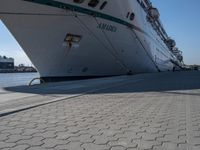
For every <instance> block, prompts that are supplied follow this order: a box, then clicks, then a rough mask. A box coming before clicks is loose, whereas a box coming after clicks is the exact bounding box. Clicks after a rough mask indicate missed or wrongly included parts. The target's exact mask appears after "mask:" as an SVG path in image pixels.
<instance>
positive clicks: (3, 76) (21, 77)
mask: <svg viewBox="0 0 200 150" xmlns="http://www.w3.org/2000/svg"><path fill="white" fill-rule="evenodd" d="M37 77H39V73H0V88H2V87H13V86H21V85H28V84H29V82H30V81H31V80H32V79H33V78H37Z"/></svg>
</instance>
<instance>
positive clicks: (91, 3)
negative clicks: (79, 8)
mask: <svg viewBox="0 0 200 150" xmlns="http://www.w3.org/2000/svg"><path fill="white" fill-rule="evenodd" d="M84 1H85V0H74V2H75V3H79V4H81V3H83V2H84ZM99 2H100V0H90V1H89V3H88V6H90V7H93V8H94V7H96V6H97V5H98V4H99ZM107 3H108V2H107V1H104V2H103V3H102V4H101V6H100V10H103V9H104V8H105V6H106V5H107Z"/></svg>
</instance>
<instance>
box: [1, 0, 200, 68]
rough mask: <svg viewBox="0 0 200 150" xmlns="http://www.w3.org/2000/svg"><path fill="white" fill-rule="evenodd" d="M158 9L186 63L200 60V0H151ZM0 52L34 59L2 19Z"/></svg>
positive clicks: (18, 59)
mask: <svg viewBox="0 0 200 150" xmlns="http://www.w3.org/2000/svg"><path fill="white" fill-rule="evenodd" d="M151 1H152V3H153V4H154V5H155V6H156V7H157V8H158V9H159V11H160V14H161V20H162V22H163V24H164V27H165V29H166V31H167V33H168V34H169V36H170V37H172V38H173V39H175V40H176V43H177V46H178V47H179V48H180V49H181V50H182V51H183V55H184V61H185V63H186V64H200V48H199V47H200V46H199V45H200V16H199V15H200V9H199V7H200V0H151ZM0 55H6V56H8V57H14V58H15V62H16V64H20V63H24V64H28V65H31V62H30V61H29V59H28V58H27V56H26V55H25V53H24V52H23V50H22V49H21V47H20V46H19V45H18V44H17V42H16V40H15V39H14V38H13V36H12V35H11V33H9V31H8V30H7V29H6V28H5V26H4V25H3V24H2V22H0Z"/></svg>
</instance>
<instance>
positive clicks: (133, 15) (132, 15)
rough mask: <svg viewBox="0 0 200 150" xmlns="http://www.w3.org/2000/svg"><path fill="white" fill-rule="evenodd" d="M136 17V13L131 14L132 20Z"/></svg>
mask: <svg viewBox="0 0 200 150" xmlns="http://www.w3.org/2000/svg"><path fill="white" fill-rule="evenodd" d="M134 19H135V14H134V13H131V15H130V20H131V21H132V20H134Z"/></svg>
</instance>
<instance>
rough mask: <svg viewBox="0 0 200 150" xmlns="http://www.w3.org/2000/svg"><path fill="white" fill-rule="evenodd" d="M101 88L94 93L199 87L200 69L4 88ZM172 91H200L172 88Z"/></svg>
mask: <svg viewBox="0 0 200 150" xmlns="http://www.w3.org/2000/svg"><path fill="white" fill-rule="evenodd" d="M95 89H99V90H97V91H95V92H91V94H105V93H134V92H169V91H182V90H194V89H200V72H199V71H187V72H166V73H152V74H140V75H133V76H123V77H121V78H120V77H117V78H116V77H113V78H102V79H91V80H81V81H74V82H72V81H70V82H64V83H52V84H48V85H40V86H32V87H28V86H21V87H10V88H5V90H7V91H12V92H20V93H34V94H42V95H43V94H79V93H83V92H86V91H91V90H95ZM172 94H187V95H188V94H191V95H196V96H200V93H188V92H187V93H184V92H173V93H172Z"/></svg>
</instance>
